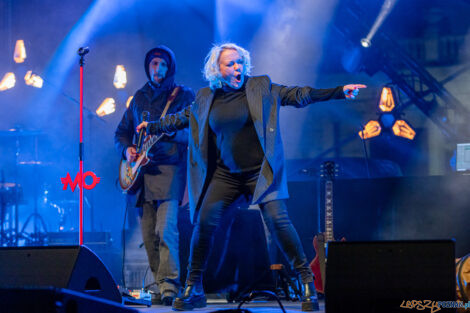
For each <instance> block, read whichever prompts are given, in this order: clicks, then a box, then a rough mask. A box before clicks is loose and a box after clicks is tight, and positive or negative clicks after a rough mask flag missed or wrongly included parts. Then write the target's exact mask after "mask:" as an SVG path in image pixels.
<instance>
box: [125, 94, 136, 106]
mask: <svg viewBox="0 0 470 313" xmlns="http://www.w3.org/2000/svg"><path fill="white" fill-rule="evenodd" d="M132 99H134V96H130V97H129V98H128V99H127V101H126V108H128V107H129V105H131V101H132Z"/></svg>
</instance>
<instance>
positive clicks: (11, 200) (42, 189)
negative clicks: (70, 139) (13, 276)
mask: <svg viewBox="0 0 470 313" xmlns="http://www.w3.org/2000/svg"><path fill="white" fill-rule="evenodd" d="M40 136H43V133H42V132H40V131H36V130H23V129H10V130H7V131H0V142H1V143H2V145H1V147H2V151H0V153H2V154H3V157H4V160H7V159H8V154H9V152H11V154H14V160H13V161H12V162H10V163H9V164H8V162H7V163H6V164H3V168H4V169H3V170H0V173H1V177H0V247H5V246H7V247H8V246H22V245H27V246H38V245H47V235H48V232H49V231H54V232H62V231H64V232H65V231H73V230H74V229H75V225H74V223H73V216H72V215H73V214H72V213H73V209H74V208H76V207H77V206H78V204H77V201H75V200H70V199H64V195H65V194H63V193H59V192H56V193H54V192H51V191H52V190H53V188H52V187H51V185H50V184H47V183H45V179H42V176H43V175H42V174H43V173H45V172H48V171H49V169H50V168H51V167H52V163H50V162H44V161H40V160H38V154H39V153H38V142H39V140H38V138H39V137H40ZM4 143H5V144H4ZM9 145H10V146H13V149H10V150H9V149H8V148H9V147H8V146H9ZM26 146H27V147H26ZM3 148H5V150H6V152H5V151H3ZM0 166H2V164H0ZM5 171H7V172H10V173H11V176H12V177H13V179H12V180H11V181H6V179H5ZM57 181H59V179H58V178H57ZM25 186H28V187H25ZM51 193H54V195H51ZM59 194H60V196H58V195H59ZM25 213H26V214H29V216H27V217H26V214H25ZM41 213H42V215H41ZM22 215H24V217H25V218H24V219H23V216H22ZM43 216H46V217H47V218H46V219H44V218H43Z"/></svg>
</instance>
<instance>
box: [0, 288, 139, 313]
mask: <svg viewBox="0 0 470 313" xmlns="http://www.w3.org/2000/svg"><path fill="white" fill-rule="evenodd" d="M0 303H1V309H0V311H1V312H2V313H26V312H27V313H92V312H100V313H138V312H139V311H137V310H136V309H132V308H128V307H125V306H123V305H121V304H120V303H116V302H113V301H109V300H106V299H99V298H96V297H92V296H88V295H86V294H83V293H81V292H76V291H73V290H67V289H61V288H53V287H49V288H20V289H0Z"/></svg>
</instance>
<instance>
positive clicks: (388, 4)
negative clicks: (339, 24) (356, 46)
mask: <svg viewBox="0 0 470 313" xmlns="http://www.w3.org/2000/svg"><path fill="white" fill-rule="evenodd" d="M396 2H397V0H385V1H384V3H383V4H382V8H381V9H380V13H379V15H378V16H377V18H376V19H375V22H374V24H373V25H372V28H371V29H370V31H369V33H368V34H367V37H366V38H363V39H361V44H362V46H363V47H364V48H369V47H370V46H371V41H372V38H373V37H374V36H375V33H376V32H377V30H378V29H379V27H380V26H381V25H382V24H383V22H384V21H385V19H386V18H387V16H388V14H390V12H391V11H392V9H393V6H394V5H395V3H396Z"/></svg>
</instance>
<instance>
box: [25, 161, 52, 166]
mask: <svg viewBox="0 0 470 313" xmlns="http://www.w3.org/2000/svg"><path fill="white" fill-rule="evenodd" d="M17 164H18V165H41V166H48V165H51V164H52V163H51V162H43V161H20V162H18V163H17Z"/></svg>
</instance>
